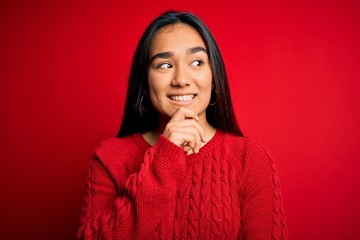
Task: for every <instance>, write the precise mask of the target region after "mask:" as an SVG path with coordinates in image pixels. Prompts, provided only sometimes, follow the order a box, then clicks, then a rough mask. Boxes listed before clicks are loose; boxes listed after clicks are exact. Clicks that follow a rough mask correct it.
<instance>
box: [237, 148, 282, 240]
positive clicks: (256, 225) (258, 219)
mask: <svg viewBox="0 0 360 240" xmlns="http://www.w3.org/2000/svg"><path fill="white" fill-rule="evenodd" d="M240 207H241V226H242V229H241V232H240V237H239V239H246V240H256V239H264V240H267V239H269V240H270V239H272V240H275V239H277V240H284V239H287V229H286V225H285V217H284V212H283V205H282V198H281V193H280V184H279V178H278V174H277V172H276V168H275V165H274V162H273V160H272V158H271V157H270V155H269V154H268V152H267V151H266V150H265V148H264V147H263V146H261V145H259V144H256V143H255V144H254V143H253V145H252V146H249V153H248V158H247V166H246V170H245V175H244V189H243V197H242V202H241V206H240Z"/></svg>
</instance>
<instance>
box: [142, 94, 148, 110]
mask: <svg viewBox="0 0 360 240" xmlns="http://www.w3.org/2000/svg"><path fill="white" fill-rule="evenodd" d="M143 99H144V95H141V98H140V107H141V110H143V111H144V112H150V109H146V108H145V107H144V103H143Z"/></svg>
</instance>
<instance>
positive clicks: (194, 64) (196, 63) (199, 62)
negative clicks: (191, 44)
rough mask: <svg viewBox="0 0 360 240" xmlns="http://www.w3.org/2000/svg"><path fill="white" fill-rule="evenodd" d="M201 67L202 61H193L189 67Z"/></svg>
mask: <svg viewBox="0 0 360 240" xmlns="http://www.w3.org/2000/svg"><path fill="white" fill-rule="evenodd" d="M202 65H204V61H202V60H195V61H193V62H192V63H191V66H193V67H200V66H202Z"/></svg>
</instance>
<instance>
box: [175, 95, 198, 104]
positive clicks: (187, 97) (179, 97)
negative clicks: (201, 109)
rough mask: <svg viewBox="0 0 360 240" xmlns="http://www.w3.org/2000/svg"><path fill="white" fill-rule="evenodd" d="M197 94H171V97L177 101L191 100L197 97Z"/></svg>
mask: <svg viewBox="0 0 360 240" xmlns="http://www.w3.org/2000/svg"><path fill="white" fill-rule="evenodd" d="M195 96H196V94H187V95H171V96H169V98H170V99H171V100H173V101H177V102H185V101H191V100H193V99H194V98H195Z"/></svg>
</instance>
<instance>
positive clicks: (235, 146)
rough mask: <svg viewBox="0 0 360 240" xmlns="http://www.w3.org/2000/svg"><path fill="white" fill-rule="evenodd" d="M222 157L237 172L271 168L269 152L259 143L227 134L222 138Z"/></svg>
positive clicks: (271, 161) (271, 162) (272, 163)
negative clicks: (224, 157)
mask: <svg viewBox="0 0 360 240" xmlns="http://www.w3.org/2000/svg"><path fill="white" fill-rule="evenodd" d="M223 146H224V147H223V148H224V150H223V151H224V153H223V154H224V155H225V156H226V158H228V161H229V162H230V163H231V164H233V166H234V167H235V168H237V169H239V170H242V171H247V170H249V169H268V170H269V171H270V170H271V169H272V168H273V165H274V162H273V159H272V157H271V155H270V153H269V151H268V150H267V149H266V148H265V147H264V145H262V144H261V143H259V142H256V141H254V140H251V139H248V138H244V137H239V136H234V135H232V134H229V133H227V134H226V135H225V137H224V144H223Z"/></svg>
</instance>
